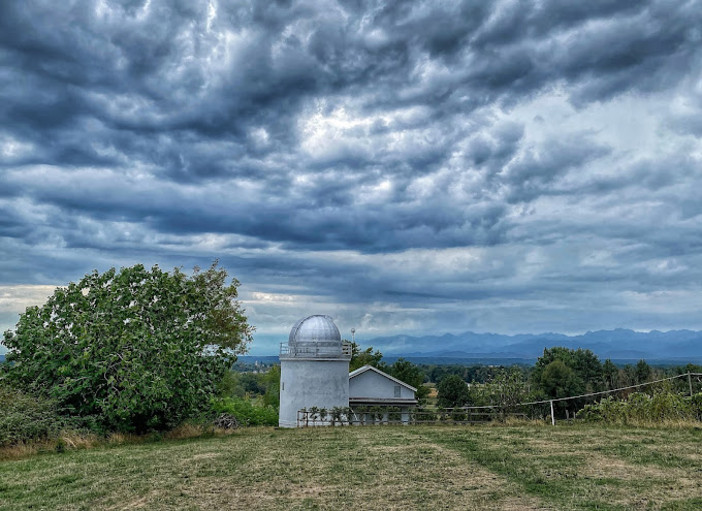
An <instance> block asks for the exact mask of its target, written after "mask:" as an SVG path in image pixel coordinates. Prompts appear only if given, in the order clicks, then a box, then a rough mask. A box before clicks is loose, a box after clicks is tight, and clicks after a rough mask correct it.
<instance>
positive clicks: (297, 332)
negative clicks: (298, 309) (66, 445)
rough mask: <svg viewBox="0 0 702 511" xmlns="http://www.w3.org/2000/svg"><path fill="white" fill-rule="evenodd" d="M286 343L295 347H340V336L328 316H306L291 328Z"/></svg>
mask: <svg viewBox="0 0 702 511" xmlns="http://www.w3.org/2000/svg"><path fill="white" fill-rule="evenodd" d="M288 343H289V344H296V345H300V344H308V343H310V344H311V343H315V344H318V343H324V344H327V343H336V344H338V345H339V346H341V334H340V333H339V329H338V328H337V327H336V325H335V324H334V321H333V320H332V318H330V317H329V316H321V315H315V316H308V317H306V318H304V319H301V320H299V321H298V322H297V323H295V325H294V326H293V327H292V330H290V337H289V338H288ZM327 345H328V344H327Z"/></svg>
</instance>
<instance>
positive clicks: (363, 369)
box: [349, 365, 417, 392]
mask: <svg viewBox="0 0 702 511" xmlns="http://www.w3.org/2000/svg"><path fill="white" fill-rule="evenodd" d="M366 371H373V372H376V373H378V374H379V375H380V376H383V377H385V378H387V379H388V380H390V381H394V382H395V383H399V384H400V385H402V386H403V387H407V388H408V389H410V390H411V391H412V392H417V389H416V388H414V387H413V386H412V385H409V384H407V383H405V382H403V381H402V380H398V379H397V378H395V377H394V376H390V375H389V374H388V373H385V372H383V371H381V370H380V369H378V368H377V367H373V366H372V365H364V366H363V367H359V368H358V369H356V370H355V371H351V372H350V373H349V380H350V379H352V378H355V377H356V376H359V375H361V374H363V373H365V372H366Z"/></svg>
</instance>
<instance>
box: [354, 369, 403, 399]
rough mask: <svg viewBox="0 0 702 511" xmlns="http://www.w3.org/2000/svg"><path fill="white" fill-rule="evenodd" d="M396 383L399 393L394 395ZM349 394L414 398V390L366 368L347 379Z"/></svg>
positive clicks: (355, 395)
mask: <svg viewBox="0 0 702 511" xmlns="http://www.w3.org/2000/svg"><path fill="white" fill-rule="evenodd" d="M398 385H399V386H400V395H399V396H396V395H395V387H396V386H398ZM349 396H351V397H375V398H390V399H392V398H402V399H414V392H412V391H411V390H410V389H408V388H407V387H405V386H404V385H400V384H399V383H395V382H394V381H392V380H389V379H388V378H385V377H384V376H382V375H380V374H378V373H376V372H375V371H373V370H368V371H366V372H364V373H362V374H359V375H358V376H355V377H353V378H351V380H350V381H349Z"/></svg>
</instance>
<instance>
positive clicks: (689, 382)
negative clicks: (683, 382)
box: [687, 373, 692, 397]
mask: <svg viewBox="0 0 702 511" xmlns="http://www.w3.org/2000/svg"><path fill="white" fill-rule="evenodd" d="M687 384H688V385H689V386H690V397H692V373H687Z"/></svg>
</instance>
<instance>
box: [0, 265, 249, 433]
mask: <svg viewBox="0 0 702 511" xmlns="http://www.w3.org/2000/svg"><path fill="white" fill-rule="evenodd" d="M226 278H227V274H226V272H225V271H224V270H221V269H218V268H216V265H213V266H212V267H211V268H210V269H209V270H207V271H205V272H200V271H198V270H197V269H196V270H195V272H194V273H193V275H192V276H190V277H189V276H187V275H185V274H184V273H182V272H181V271H179V270H178V269H176V270H174V271H173V272H171V273H168V272H164V271H162V270H160V269H159V268H158V267H157V266H155V267H153V268H152V269H151V270H147V269H145V268H144V266H142V265H137V266H133V267H130V268H123V269H122V270H120V271H119V272H117V271H115V270H114V269H111V270H109V271H107V272H105V273H103V274H99V273H98V272H97V271H95V272H93V273H91V274H89V275H86V276H85V277H84V278H83V279H82V280H81V281H80V282H78V283H70V284H69V285H68V286H67V287H65V288H58V289H56V291H55V292H54V294H53V296H51V297H50V298H49V300H48V301H47V302H46V304H44V305H43V306H41V307H29V308H28V309H27V310H26V312H25V313H24V314H22V315H21V316H20V320H19V323H18V324H17V329H16V331H15V332H12V331H8V332H6V333H5V335H4V340H3V342H4V344H5V346H7V348H8V349H9V350H10V351H9V353H8V356H7V359H8V362H10V364H11V365H10V367H9V370H7V371H6V374H5V375H4V376H3V378H5V379H8V380H9V381H10V382H12V383H14V384H16V385H15V386H17V387H19V388H23V389H27V390H28V392H30V393H32V394H36V395H40V396H46V397H50V398H52V399H54V400H56V402H57V403H58V405H59V406H60V408H61V411H62V412H63V413H65V414H67V415H72V416H79V417H85V418H94V419H95V420H96V421H97V423H98V424H100V425H101V426H102V427H104V428H106V429H110V430H118V431H136V432H142V431H146V430H149V429H167V428H170V427H173V426H174V425H176V424H178V423H180V422H181V421H183V420H184V419H187V418H189V417H192V416H195V415H197V414H199V413H200V412H201V411H204V410H205V409H206V408H207V406H208V403H209V401H210V397H211V396H213V395H214V394H215V392H216V387H217V384H218V382H219V381H220V380H221V378H222V376H223V375H224V374H225V372H226V371H227V370H228V368H229V367H230V366H231V363H232V361H233V359H234V358H235V353H236V352H240V351H242V350H243V349H244V348H245V346H246V343H247V342H248V341H249V340H250V337H251V327H249V325H248V324H247V322H246V317H245V316H244V315H243V311H242V310H241V308H240V306H239V304H238V302H237V301H236V300H235V298H236V296H237V286H238V282H237V281H236V280H234V281H233V282H231V283H230V284H229V285H227V284H226Z"/></svg>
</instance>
